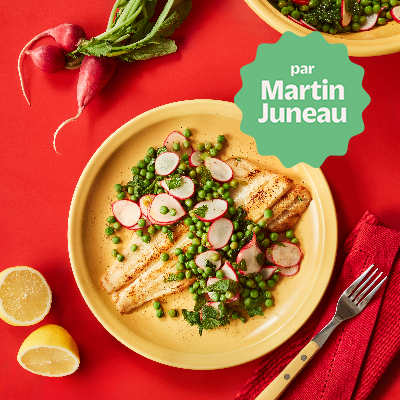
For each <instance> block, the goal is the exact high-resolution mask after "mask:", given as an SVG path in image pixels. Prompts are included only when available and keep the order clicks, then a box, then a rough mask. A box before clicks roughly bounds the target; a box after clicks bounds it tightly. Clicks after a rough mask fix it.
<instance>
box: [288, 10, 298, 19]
mask: <svg viewBox="0 0 400 400" xmlns="http://www.w3.org/2000/svg"><path fill="white" fill-rule="evenodd" d="M290 15H291V16H292V18H294V19H299V18H300V11H299V10H294V11H293V12H291V14H290Z"/></svg>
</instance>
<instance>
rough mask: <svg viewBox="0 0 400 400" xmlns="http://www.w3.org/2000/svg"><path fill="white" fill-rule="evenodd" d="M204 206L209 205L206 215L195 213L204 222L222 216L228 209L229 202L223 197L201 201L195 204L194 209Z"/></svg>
mask: <svg viewBox="0 0 400 400" xmlns="http://www.w3.org/2000/svg"><path fill="white" fill-rule="evenodd" d="M203 206H207V211H206V212H205V214H204V217H203V216H200V215H197V214H196V213H195V214H196V218H198V219H200V220H202V221H204V222H213V221H215V220H216V219H218V218H220V217H222V216H223V215H224V214H225V213H226V211H227V210H228V202H227V201H225V200H222V199H214V200H204V201H200V202H199V203H197V204H196V205H195V206H194V208H193V210H196V209H197V208H199V207H203Z"/></svg>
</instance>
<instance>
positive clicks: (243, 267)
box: [238, 258, 247, 271]
mask: <svg viewBox="0 0 400 400" xmlns="http://www.w3.org/2000/svg"><path fill="white" fill-rule="evenodd" d="M238 267H239V269H240V270H241V271H247V264H246V260H245V259H244V258H242V259H241V260H240V262H239V264H238Z"/></svg>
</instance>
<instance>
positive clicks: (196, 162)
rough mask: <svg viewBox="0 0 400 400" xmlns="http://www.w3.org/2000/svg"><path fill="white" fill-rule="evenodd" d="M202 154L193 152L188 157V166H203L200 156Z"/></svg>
mask: <svg viewBox="0 0 400 400" xmlns="http://www.w3.org/2000/svg"><path fill="white" fill-rule="evenodd" d="M202 154H203V153H202V152H201V151H195V152H193V153H192V155H191V156H190V157H189V164H190V166H191V167H200V165H201V164H203V160H202V158H201V155H202Z"/></svg>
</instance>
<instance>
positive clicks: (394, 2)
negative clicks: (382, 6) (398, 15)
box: [389, 0, 397, 7]
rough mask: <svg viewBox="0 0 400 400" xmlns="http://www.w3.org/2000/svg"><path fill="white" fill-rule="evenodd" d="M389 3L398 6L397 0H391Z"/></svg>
mask: <svg viewBox="0 0 400 400" xmlns="http://www.w3.org/2000/svg"><path fill="white" fill-rule="evenodd" d="M389 4H390V5H391V6H392V7H396V6H397V0H389Z"/></svg>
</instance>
